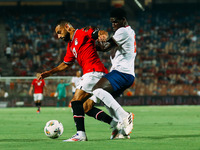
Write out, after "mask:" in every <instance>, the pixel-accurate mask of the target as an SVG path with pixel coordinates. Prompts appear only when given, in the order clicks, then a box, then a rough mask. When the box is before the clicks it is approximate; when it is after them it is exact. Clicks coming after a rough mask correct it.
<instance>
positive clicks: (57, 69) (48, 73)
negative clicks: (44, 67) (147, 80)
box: [38, 62, 72, 80]
mask: <svg viewBox="0 0 200 150" xmlns="http://www.w3.org/2000/svg"><path fill="white" fill-rule="evenodd" d="M71 65H72V64H71ZM71 65H68V64H65V63H64V62H62V63H61V64H60V65H59V66H57V67H55V68H53V69H51V70H49V71H45V72H43V73H41V74H40V76H39V78H38V79H39V80H41V79H44V78H46V77H49V76H51V75H52V74H54V73H57V72H61V71H64V70H66V69H67V68H69V67H70V66H71Z"/></svg>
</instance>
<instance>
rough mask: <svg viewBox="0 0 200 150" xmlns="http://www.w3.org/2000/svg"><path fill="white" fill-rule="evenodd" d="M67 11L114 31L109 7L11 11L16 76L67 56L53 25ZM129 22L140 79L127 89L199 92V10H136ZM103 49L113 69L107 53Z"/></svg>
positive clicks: (9, 53)
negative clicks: (134, 38) (74, 9)
mask: <svg viewBox="0 0 200 150" xmlns="http://www.w3.org/2000/svg"><path fill="white" fill-rule="evenodd" d="M66 16H67V18H68V20H69V21H70V22H71V23H72V25H73V26H74V27H75V28H83V27H85V26H88V25H93V26H97V27H99V28H100V29H103V30H106V31H108V32H109V34H112V33H113V32H112V28H111V24H110V23H109V13H108V12H90V11H89V12H84V13H82V12H67V11H66V12H65V13H28V14H24V13H12V12H11V13H7V14H6V15H5V17H4V22H5V25H6V31H7V37H6V38H7V44H6V45H5V47H4V53H5V56H6V57H7V59H8V60H9V62H10V63H11V64H12V70H13V76H34V75H35V73H36V72H42V71H45V70H49V69H51V68H53V67H55V66H57V65H58V64H60V63H61V62H62V61H63V57H64V56H65V53H66V46H67V44H66V43H64V42H63V41H62V40H57V37H56V34H55V32H54V27H55V22H56V20H57V19H58V18H63V17H66ZM129 20H130V18H129ZM129 20H128V21H129ZM130 25H131V26H132V28H133V29H134V30H135V32H136V42H137V57H136V61H135V72H136V79H135V83H134V85H133V86H132V87H131V88H130V89H128V90H127V91H126V92H125V94H126V95H128V96H132V95H196V93H197V91H198V90H200V11H193V10H187V11H185V10H179V11H170V10H169V11H159V13H158V12H157V11H156V10H152V11H145V12H140V13H138V14H136V16H135V18H134V20H133V21H131V24H130ZM99 55H100V58H101V60H102V62H103V63H104V65H105V67H106V68H108V69H109V68H110V66H111V62H110V59H109V53H99ZM79 69H80V67H79V65H78V64H77V63H75V64H74V65H73V67H72V69H71V70H69V71H66V72H61V73H59V74H57V75H59V76H74V75H75V72H76V71H77V70H79Z"/></svg>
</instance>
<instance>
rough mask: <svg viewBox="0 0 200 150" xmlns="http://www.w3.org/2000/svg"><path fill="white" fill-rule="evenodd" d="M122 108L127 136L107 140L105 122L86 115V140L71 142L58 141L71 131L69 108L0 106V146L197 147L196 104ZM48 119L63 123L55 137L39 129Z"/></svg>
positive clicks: (199, 115)
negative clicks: (128, 120)
mask: <svg viewBox="0 0 200 150" xmlns="http://www.w3.org/2000/svg"><path fill="white" fill-rule="evenodd" d="M100 108H101V109H103V110H105V108H103V107H100ZM124 108H125V110H127V111H130V112H134V114H135V120H134V124H135V125H134V130H133V133H131V139H120V140H119V139H118V140H110V139H109V138H110V134H111V129H110V128H109V125H107V124H105V123H103V122H99V121H97V120H94V119H93V118H90V117H88V116H86V119H85V123H86V131H87V137H88V140H89V141H87V142H71V143H66V142H62V140H64V139H67V138H70V137H71V136H72V135H73V134H75V125H74V122H73V118H72V112H71V109H70V108H65V110H63V109H62V108H60V109H58V110H56V108H53V107H51V108H50V107H43V108H42V109H41V113H40V114H37V113H36V108H2V109H0V118H1V123H0V150H11V149H13V150H164V149H165V150H200V106H146V107H143V106H139V107H138V106H137V107H136V106H135V107H124ZM106 112H107V111H106ZM52 119H56V120H59V121H60V122H62V124H63V126H64V133H63V135H62V136H61V137H59V138H58V139H50V138H48V137H47V136H46V135H45V134H44V131H43V129H44V126H45V124H46V122H47V121H49V120H52Z"/></svg>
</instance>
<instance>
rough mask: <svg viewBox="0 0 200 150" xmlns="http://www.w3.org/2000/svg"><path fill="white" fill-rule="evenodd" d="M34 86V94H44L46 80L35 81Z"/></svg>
mask: <svg viewBox="0 0 200 150" xmlns="http://www.w3.org/2000/svg"><path fill="white" fill-rule="evenodd" d="M32 85H33V86H34V93H35V94H37V93H43V87H44V86H45V82H44V79H43V80H37V79H33V82H32Z"/></svg>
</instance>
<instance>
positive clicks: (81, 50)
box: [64, 29, 108, 74]
mask: <svg viewBox="0 0 200 150" xmlns="http://www.w3.org/2000/svg"><path fill="white" fill-rule="evenodd" d="M93 31H94V30H92V29H89V30H88V31H84V30H82V29H77V30H76V31H75V32H74V35H73V38H72V41H69V42H68V45H67V52H66V55H65V57H64V63H66V64H69V63H72V62H74V61H75V59H76V60H77V62H78V63H79V65H80V66H81V68H82V69H83V74H85V73H89V72H93V71H96V72H104V73H108V71H107V69H106V68H105V67H104V65H103V63H102V62H101V61H100V58H99V56H98V54H97V51H96V47H95V40H94V39H93V38H92V32H93Z"/></svg>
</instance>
